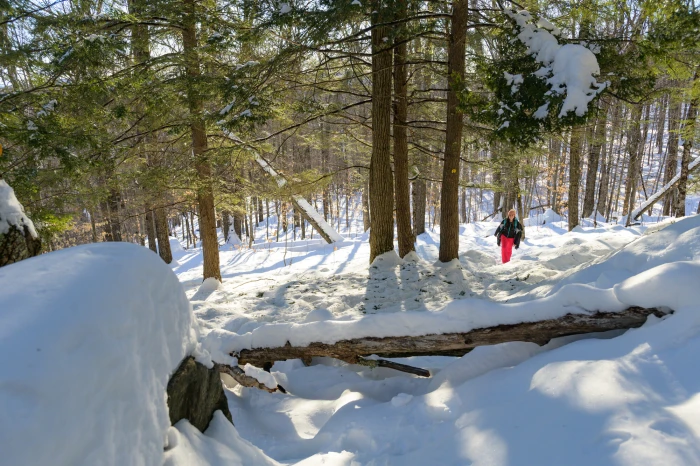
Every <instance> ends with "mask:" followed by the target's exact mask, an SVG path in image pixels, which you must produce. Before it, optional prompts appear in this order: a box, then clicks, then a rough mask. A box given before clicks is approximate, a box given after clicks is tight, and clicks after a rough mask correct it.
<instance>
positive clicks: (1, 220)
mask: <svg viewBox="0 0 700 466" xmlns="http://www.w3.org/2000/svg"><path fill="white" fill-rule="evenodd" d="M12 225H14V226H16V227H17V228H18V229H19V230H20V231H24V227H25V226H26V227H27V228H28V229H29V233H30V234H31V235H32V236H33V237H34V238H36V237H37V236H38V235H37V233H36V229H35V228H34V224H33V223H32V221H31V220H29V217H27V216H26V215H25V214H24V207H22V204H20V203H19V201H18V200H17V197H15V191H14V190H13V189H12V188H11V187H10V185H8V184H7V182H6V181H5V180H0V235H4V234H5V233H7V232H8V231H10V227H11V226H12Z"/></svg>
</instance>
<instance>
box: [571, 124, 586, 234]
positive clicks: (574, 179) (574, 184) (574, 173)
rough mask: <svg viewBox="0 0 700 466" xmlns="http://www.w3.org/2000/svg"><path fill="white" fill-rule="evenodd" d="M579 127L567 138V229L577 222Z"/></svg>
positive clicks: (574, 226) (580, 146) (581, 135)
mask: <svg viewBox="0 0 700 466" xmlns="http://www.w3.org/2000/svg"><path fill="white" fill-rule="evenodd" d="M582 131H583V130H582V129H581V128H572V130H571V139H570V140H569V199H568V200H567V204H568V207H569V231H571V230H573V229H574V228H576V227H577V226H578V224H579V215H578V195H579V191H580V187H581V150H582V149H583V134H582Z"/></svg>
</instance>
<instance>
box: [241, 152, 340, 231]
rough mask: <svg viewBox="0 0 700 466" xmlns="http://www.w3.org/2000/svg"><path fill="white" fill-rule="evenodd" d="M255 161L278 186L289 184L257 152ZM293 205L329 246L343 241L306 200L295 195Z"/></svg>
mask: <svg viewBox="0 0 700 466" xmlns="http://www.w3.org/2000/svg"><path fill="white" fill-rule="evenodd" d="M255 161H256V162H257V163H258V165H260V167H261V168H262V169H263V170H265V172H266V173H268V174H269V175H270V176H272V177H273V178H274V179H275V180H276V181H277V186H279V187H280V188H281V187H282V186H284V185H285V184H287V180H286V179H285V178H284V177H283V176H282V175H280V174H279V173H277V171H276V170H275V169H274V168H272V166H271V165H270V164H269V163H267V161H266V160H265V159H263V158H262V156H261V155H260V154H258V153H257V152H256V153H255ZM292 204H294V208H295V209H296V210H297V211H298V212H299V213H300V214H301V216H302V217H304V220H306V221H307V222H309V223H310V224H311V226H313V227H314V228H315V229H316V231H318V233H319V234H320V235H321V236H322V237H323V239H325V240H326V242H327V243H328V244H331V243H336V242H338V241H343V237H342V236H340V234H339V233H338V232H337V231H335V229H334V228H333V227H332V226H330V225H329V224H328V223H327V222H326V221H325V220H324V219H323V217H322V216H321V215H319V213H318V212H316V209H314V208H313V207H311V204H309V203H308V202H306V199H304V198H303V197H301V196H299V195H296V194H295V195H293V196H292Z"/></svg>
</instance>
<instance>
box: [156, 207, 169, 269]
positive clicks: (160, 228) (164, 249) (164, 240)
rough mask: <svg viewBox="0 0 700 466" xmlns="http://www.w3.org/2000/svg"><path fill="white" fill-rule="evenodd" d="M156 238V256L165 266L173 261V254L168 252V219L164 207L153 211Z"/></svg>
mask: <svg viewBox="0 0 700 466" xmlns="http://www.w3.org/2000/svg"><path fill="white" fill-rule="evenodd" d="M153 213H154V217H155V220H156V236H157V237H158V254H160V258H161V259H163V261H164V262H165V263H166V264H169V263H171V262H172V261H173V253H172V251H171V250H170V238H169V235H168V233H169V232H168V219H167V214H166V212H165V208H164V207H158V208H157V209H155V211H154V212H153Z"/></svg>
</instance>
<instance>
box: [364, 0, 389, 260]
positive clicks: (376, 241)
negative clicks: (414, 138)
mask: <svg viewBox="0 0 700 466" xmlns="http://www.w3.org/2000/svg"><path fill="white" fill-rule="evenodd" d="M371 5H372V10H373V11H376V12H377V14H373V15H372V19H373V22H374V24H375V26H376V27H375V28H374V29H372V158H371V162H370V170H369V185H370V190H369V204H370V210H371V212H372V229H371V232H370V238H369V245H370V256H369V261H370V263H372V261H374V258H375V257H377V256H379V255H381V254H384V253H385V252H388V251H393V250H394V215H393V210H394V209H393V207H394V182H393V177H392V174H391V74H392V73H391V71H392V59H391V58H392V57H391V55H392V53H391V43H389V42H388V41H385V39H386V38H387V37H389V36H390V31H389V28H388V27H387V26H377V24H382V23H387V22H389V21H391V19H392V16H393V15H392V11H391V9H390V8H389V7H388V6H386V5H384V4H383V3H382V2H381V1H379V0H373V1H372V3H371Z"/></svg>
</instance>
